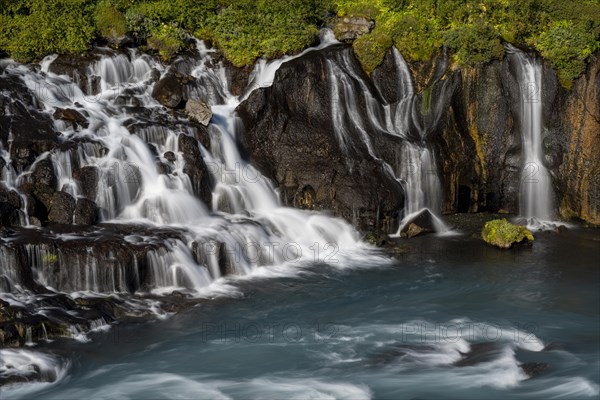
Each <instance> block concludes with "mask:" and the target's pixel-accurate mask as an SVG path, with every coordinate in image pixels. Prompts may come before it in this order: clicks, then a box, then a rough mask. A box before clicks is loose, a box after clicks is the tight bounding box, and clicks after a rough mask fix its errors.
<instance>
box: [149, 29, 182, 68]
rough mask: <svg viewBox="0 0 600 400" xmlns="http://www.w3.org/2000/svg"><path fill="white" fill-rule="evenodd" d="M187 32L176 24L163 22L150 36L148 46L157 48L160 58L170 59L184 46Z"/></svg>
mask: <svg viewBox="0 0 600 400" xmlns="http://www.w3.org/2000/svg"><path fill="white" fill-rule="evenodd" d="M184 39H185V32H184V31H183V29H181V28H179V27H177V25H175V24H164V23H163V24H161V25H160V26H158V28H156V29H154V30H153V32H152V36H150V37H149V38H148V47H149V48H151V49H153V50H157V51H158V54H159V55H160V58H162V59H163V60H164V61H169V60H170V59H171V58H173V57H174V56H175V55H176V54H177V53H178V52H179V51H180V50H181V48H182V47H183V40H184Z"/></svg>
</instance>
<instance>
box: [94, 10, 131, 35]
mask: <svg viewBox="0 0 600 400" xmlns="http://www.w3.org/2000/svg"><path fill="white" fill-rule="evenodd" d="M94 17H95V21H96V29H97V30H98V34H99V35H100V36H102V37H105V38H107V39H109V40H110V41H111V42H117V41H118V39H119V38H121V37H123V36H124V35H125V33H127V20H126V19H125V16H124V15H123V14H122V13H121V12H120V11H119V10H118V9H117V5H116V4H115V2H114V1H112V0H102V1H100V2H99V3H98V5H97V6H96V11H95V13H94Z"/></svg>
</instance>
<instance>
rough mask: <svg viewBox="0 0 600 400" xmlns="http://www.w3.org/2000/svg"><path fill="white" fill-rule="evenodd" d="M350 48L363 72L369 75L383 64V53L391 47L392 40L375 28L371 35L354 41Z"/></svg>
mask: <svg viewBox="0 0 600 400" xmlns="http://www.w3.org/2000/svg"><path fill="white" fill-rule="evenodd" d="M352 47H353V48H354V53H355V54H356V58H358V61H360V64H361V65H362V67H363V70H364V71H365V72H366V73H367V74H369V75H370V74H371V72H373V70H374V69H375V68H376V67H377V66H378V65H380V64H381V63H382V62H383V58H384V57H385V52H386V51H387V50H388V49H389V48H390V47H392V38H391V37H390V36H389V35H387V34H386V33H383V32H381V31H380V30H378V29H377V28H375V29H374V30H373V31H372V32H371V33H369V34H366V35H363V36H361V37H359V38H358V39H356V40H355V41H354V43H353V44H352Z"/></svg>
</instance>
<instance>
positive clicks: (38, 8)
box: [0, 0, 95, 62]
mask: <svg viewBox="0 0 600 400" xmlns="http://www.w3.org/2000/svg"><path fill="white" fill-rule="evenodd" d="M11 3H12V4H11ZM2 6H3V7H2V9H1V10H2V11H1V12H2V13H3V15H2V18H1V19H0V22H1V23H2V29H0V48H2V49H3V50H5V51H7V52H8V53H9V54H10V56H11V57H13V58H14V59H16V60H17V61H22V62H28V61H32V60H35V59H39V58H41V57H43V56H45V55H47V54H50V53H77V52H82V51H85V50H86V49H87V48H88V44H89V43H90V41H91V40H92V39H93V37H94V30H95V29H94V23H93V20H92V18H91V15H90V13H89V12H88V8H87V6H88V1H87V0H45V1H34V0H21V1H16V2H9V1H5V2H4V4H2Z"/></svg>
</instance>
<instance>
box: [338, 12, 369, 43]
mask: <svg viewBox="0 0 600 400" xmlns="http://www.w3.org/2000/svg"><path fill="white" fill-rule="evenodd" d="M374 26H375V23H374V22H373V21H370V20H368V19H366V18H364V17H357V16H348V17H342V18H336V19H335V21H334V22H333V32H334V33H335V37H336V38H337V39H338V40H341V41H348V40H354V39H356V38H358V37H359V36H362V35H364V34H367V33H369V32H371V29H373V27H374Z"/></svg>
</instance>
